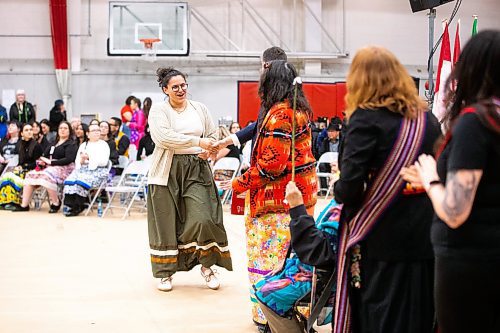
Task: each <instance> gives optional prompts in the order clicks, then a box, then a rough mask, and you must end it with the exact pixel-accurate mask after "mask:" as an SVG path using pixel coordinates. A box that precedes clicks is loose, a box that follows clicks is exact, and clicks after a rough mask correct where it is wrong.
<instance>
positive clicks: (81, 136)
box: [75, 123, 89, 147]
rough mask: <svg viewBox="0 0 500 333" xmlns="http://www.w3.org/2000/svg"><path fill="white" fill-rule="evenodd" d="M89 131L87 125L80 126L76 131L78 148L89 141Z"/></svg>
mask: <svg viewBox="0 0 500 333" xmlns="http://www.w3.org/2000/svg"><path fill="white" fill-rule="evenodd" d="M88 131H89V126H88V125H87V124H84V123H81V124H80V125H78V127H77V128H76V131H75V137H76V140H75V141H76V144H77V146H78V147H79V146H81V144H82V143H84V142H86V141H87V133H88Z"/></svg>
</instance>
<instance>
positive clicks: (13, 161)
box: [1, 155, 19, 176]
mask: <svg viewBox="0 0 500 333" xmlns="http://www.w3.org/2000/svg"><path fill="white" fill-rule="evenodd" d="M18 164H19V155H12V156H10V158H9V163H7V165H6V166H5V168H3V170H2V174H1V175H2V176H3V175H4V174H6V173H7V172H10V171H12V170H13V169H14V168H15V167H16V166H17V165H18Z"/></svg>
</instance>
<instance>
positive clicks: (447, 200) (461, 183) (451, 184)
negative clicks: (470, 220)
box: [442, 171, 479, 223]
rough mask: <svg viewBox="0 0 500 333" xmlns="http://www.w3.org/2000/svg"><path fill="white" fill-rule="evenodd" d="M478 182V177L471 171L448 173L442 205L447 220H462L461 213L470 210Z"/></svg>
mask: <svg viewBox="0 0 500 333" xmlns="http://www.w3.org/2000/svg"><path fill="white" fill-rule="evenodd" d="M478 183H479V177H476V175H475V174H474V172H473V171H462V172H460V174H459V173H458V172H456V171H453V172H451V171H450V172H449V173H448V175H447V177H446V190H445V194H444V199H443V203H442V207H443V210H444V213H445V214H446V215H447V217H448V221H449V222H452V223H454V222H457V220H462V221H463V220H464V218H463V214H467V213H468V212H470V209H471V207H472V203H473V202H474V195H475V192H476V189H477V185H478ZM467 215H468V214H467Z"/></svg>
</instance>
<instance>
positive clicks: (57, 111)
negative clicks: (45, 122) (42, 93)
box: [49, 99, 66, 132]
mask: <svg viewBox="0 0 500 333" xmlns="http://www.w3.org/2000/svg"><path fill="white" fill-rule="evenodd" d="M63 120H66V109H65V108H64V102H63V100H62V99H58V100H56V101H55V102H54V106H53V107H52V109H51V110H50V113H49V123H50V130H51V131H52V132H57V129H58V128H59V124H60V123H61V121H63Z"/></svg>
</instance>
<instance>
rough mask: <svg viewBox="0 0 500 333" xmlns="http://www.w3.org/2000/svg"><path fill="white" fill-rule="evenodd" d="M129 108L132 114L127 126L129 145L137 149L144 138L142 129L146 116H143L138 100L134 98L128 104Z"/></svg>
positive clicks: (144, 126) (144, 125)
mask: <svg viewBox="0 0 500 333" xmlns="http://www.w3.org/2000/svg"><path fill="white" fill-rule="evenodd" d="M130 108H131V109H132V112H133V115H132V119H130V122H129V123H128V124H127V125H128V127H129V128H130V144H133V145H134V146H135V147H136V148H139V141H140V140H141V139H142V137H143V136H144V129H145V128H146V116H145V115H144V111H142V110H141V100H140V99H138V98H134V99H133V100H132V102H130Z"/></svg>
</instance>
